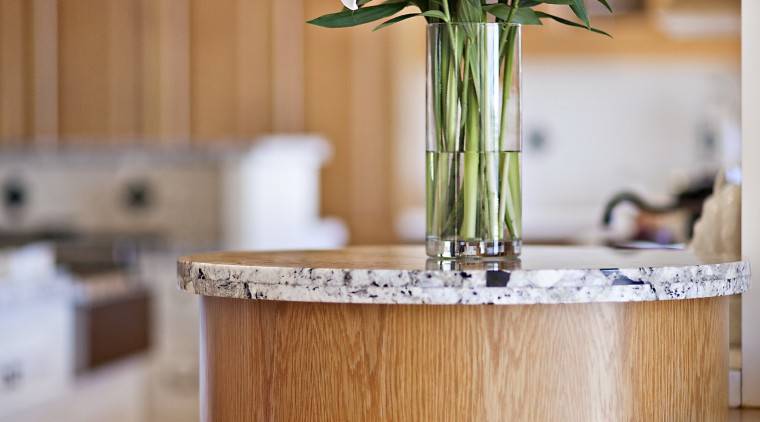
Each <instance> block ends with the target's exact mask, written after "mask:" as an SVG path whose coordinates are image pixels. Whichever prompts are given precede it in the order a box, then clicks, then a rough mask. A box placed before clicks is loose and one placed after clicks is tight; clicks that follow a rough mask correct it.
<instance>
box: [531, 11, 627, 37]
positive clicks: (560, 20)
mask: <svg viewBox="0 0 760 422" xmlns="http://www.w3.org/2000/svg"><path fill="white" fill-rule="evenodd" d="M535 13H536V15H537V16H538V17H539V18H549V19H552V20H555V21H557V22H559V23H561V24H563V25H567V26H574V27H576V28H584V29H588V30H589V31H591V32H596V33H597V34H602V35H606V36H608V37H610V38H612V35H610V34H608V33H606V32H604V31H602V30H601V29H596V28H591V27H587V26H585V25H581V24H579V23H577V22H573V21H569V20H567V19H563V18H560V17H559V16H554V15H550V14H548V13H545V12H538V11H537V12H535Z"/></svg>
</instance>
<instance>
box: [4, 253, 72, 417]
mask: <svg viewBox="0 0 760 422" xmlns="http://www.w3.org/2000/svg"><path fill="white" fill-rule="evenodd" d="M53 257H54V252H53V247H52V245H50V244H34V245H29V246H25V247H19V248H4V249H2V250H0V339H2V340H0V420H14V419H15V416H14V415H17V414H18V412H21V411H24V410H26V409H29V408H31V407H33V406H36V405H39V404H42V403H46V402H49V401H50V400H52V399H54V398H56V397H60V396H62V395H63V394H64V393H65V390H66V388H67V387H68V385H69V384H70V382H71V375H72V371H71V369H72V364H71V362H72V357H71V355H72V353H71V350H72V338H73V335H72V333H73V322H72V314H73V310H72V309H71V293H72V288H71V284H70V279H69V278H68V277H67V276H66V275H65V274H60V273H59V272H57V271H56V269H55V262H54V258H53Z"/></svg>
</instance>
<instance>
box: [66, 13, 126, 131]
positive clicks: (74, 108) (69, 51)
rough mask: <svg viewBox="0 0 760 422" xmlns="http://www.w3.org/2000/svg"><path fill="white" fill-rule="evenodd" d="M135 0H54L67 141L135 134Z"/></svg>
mask: <svg viewBox="0 0 760 422" xmlns="http://www.w3.org/2000/svg"><path fill="white" fill-rule="evenodd" d="M138 5H139V2H138V1H137V0H108V1H102V0H67V1H63V2H59V4H58V16H59V21H58V24H59V32H58V34H59V84H60V85H59V117H60V121H59V127H60V134H61V137H62V139H63V140H64V141H65V143H66V144H83V145H102V144H104V143H106V144H108V143H122V144H123V142H124V140H129V139H132V138H134V137H136V136H138V135H139V134H140V124H139V113H138V108H137V107H138V104H139V99H138V96H137V95H138V94H137V93H138V92H139V89H138V86H139V85H138V81H137V75H138V74H139V73H138V69H139V53H138V47H139V41H138V40H139V38H138V32H137V26H136V25H137V24H138V21H137V19H138V17H139V7H138Z"/></svg>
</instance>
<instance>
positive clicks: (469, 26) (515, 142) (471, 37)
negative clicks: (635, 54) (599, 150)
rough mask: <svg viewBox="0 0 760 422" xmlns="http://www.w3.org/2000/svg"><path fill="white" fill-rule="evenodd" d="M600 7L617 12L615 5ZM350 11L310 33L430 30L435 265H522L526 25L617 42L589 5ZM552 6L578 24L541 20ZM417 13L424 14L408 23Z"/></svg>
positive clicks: (517, 0)
mask: <svg viewBox="0 0 760 422" xmlns="http://www.w3.org/2000/svg"><path fill="white" fill-rule="evenodd" d="M595 1H598V2H599V3H601V4H602V5H603V6H604V7H606V8H607V9H608V10H610V12H611V11H612V9H611V8H610V5H609V4H608V2H607V0H595ZM341 2H342V3H343V6H344V9H343V10H342V11H340V12H337V13H333V14H328V15H324V16H321V17H318V18H316V19H313V20H311V21H309V23H310V24H313V25H318V26H322V27H327V28H343V27H352V26H357V25H363V24H367V23H370V22H376V21H380V20H382V19H387V20H385V21H383V22H381V23H380V24H378V25H377V26H376V27H375V30H378V29H382V28H385V27H388V26H390V25H394V24H396V23H399V22H402V21H405V20H408V19H411V18H415V17H423V18H425V20H426V21H427V23H428V60H427V63H428V66H427V72H428V87H427V102H428V119H427V163H426V165H427V170H426V175H427V189H426V190H427V253H428V255H430V256H433V257H440V258H459V257H484V256H485V257H505V256H506V257H509V256H517V255H519V254H520V249H521V245H522V223H521V221H522V207H521V202H522V201H521V198H522V196H521V195H522V194H521V181H520V150H521V130H520V109H519V108H520V100H519V89H520V82H519V76H520V51H519V45H520V36H521V31H520V29H521V25H541V24H542V22H541V21H542V19H550V20H553V21H556V22H559V23H561V24H564V25H569V26H574V27H579V28H585V29H587V30H590V31H593V32H596V33H600V34H604V35H608V34H606V33H605V32H603V31H601V30H598V29H595V28H592V27H591V24H590V21H589V16H588V11H587V8H586V4H585V3H584V0H497V1H495V2H494V1H490V2H481V0H387V1H385V2H382V3H379V4H376V5H370V3H372V0H341ZM544 4H552V5H566V6H567V7H569V8H570V10H571V11H572V12H573V14H574V15H575V16H576V17H577V18H578V22H574V21H571V20H568V19H565V18H563V17H560V16H556V15H553V14H550V13H548V12H546V11H545V10H539V9H541V8H540V7H539V6H542V5H544ZM408 7H411V8H416V9H417V11H414V12H412V13H404V14H400V13H401V12H402V11H404V10H406V9H407V8H408ZM394 15H396V16H394ZM608 36H609V35H608Z"/></svg>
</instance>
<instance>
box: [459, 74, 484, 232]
mask: <svg viewBox="0 0 760 422" xmlns="http://www.w3.org/2000/svg"><path fill="white" fill-rule="evenodd" d="M466 86H467V88H468V89H467V93H466V95H467V97H464V96H463V98H462V99H463V100H464V99H465V98H466V99H467V102H468V108H467V126H466V128H465V148H464V151H465V152H464V175H463V179H464V180H463V181H462V183H463V187H462V191H463V193H462V196H463V197H464V198H463V200H464V210H462V214H463V215H462V229H461V231H460V234H461V236H462V238H464V239H474V238H475V228H476V223H477V212H478V173H479V172H478V163H479V158H480V157H479V155H480V152H479V145H478V144H479V141H480V125H479V123H480V122H479V120H480V116H479V113H478V107H477V103H478V98H477V94H476V93H475V87H474V86H473V85H472V84H470V83H467V84H466Z"/></svg>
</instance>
